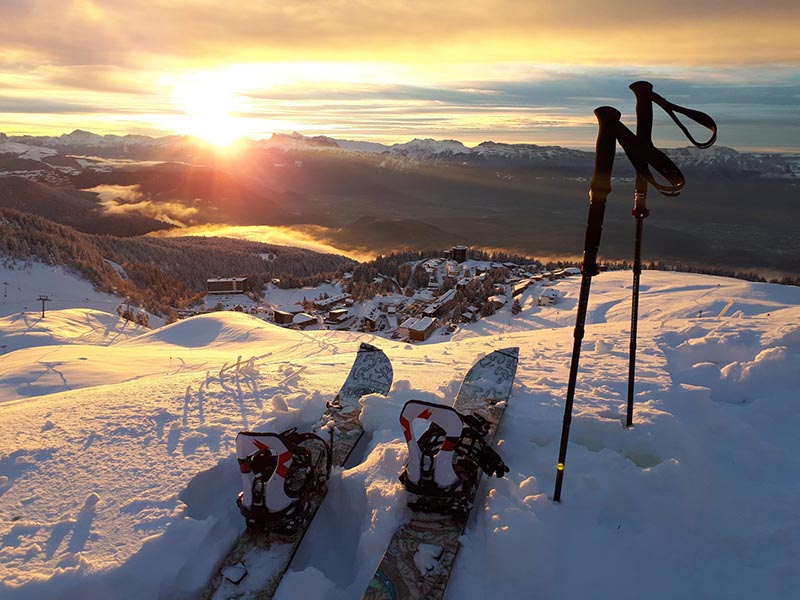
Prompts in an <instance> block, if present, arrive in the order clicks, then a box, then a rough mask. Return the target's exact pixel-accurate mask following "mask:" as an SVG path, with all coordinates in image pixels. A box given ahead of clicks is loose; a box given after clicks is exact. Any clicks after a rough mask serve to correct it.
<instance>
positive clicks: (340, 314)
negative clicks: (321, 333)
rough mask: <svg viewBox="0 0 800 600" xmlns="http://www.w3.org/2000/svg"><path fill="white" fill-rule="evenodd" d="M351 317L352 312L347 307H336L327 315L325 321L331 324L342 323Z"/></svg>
mask: <svg viewBox="0 0 800 600" xmlns="http://www.w3.org/2000/svg"><path fill="white" fill-rule="evenodd" d="M349 318H350V312H349V311H348V310H347V309H346V308H334V309H333V310H331V311H330V312H329V313H328V315H327V316H326V317H325V322H326V323H328V324H329V325H341V324H342V323H344V322H345V321H346V320H347V319H349Z"/></svg>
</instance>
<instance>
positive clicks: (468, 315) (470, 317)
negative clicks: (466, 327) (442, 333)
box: [461, 310, 480, 323]
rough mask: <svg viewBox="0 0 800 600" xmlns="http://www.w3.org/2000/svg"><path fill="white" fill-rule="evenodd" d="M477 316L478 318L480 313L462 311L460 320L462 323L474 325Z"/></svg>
mask: <svg viewBox="0 0 800 600" xmlns="http://www.w3.org/2000/svg"><path fill="white" fill-rule="evenodd" d="M479 316H480V312H473V311H471V310H467V311H464V312H463V313H461V320H462V321H463V322H464V323H474V322H475V321H477V320H478V317H479Z"/></svg>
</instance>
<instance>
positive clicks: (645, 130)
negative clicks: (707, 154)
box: [625, 81, 653, 427]
mask: <svg viewBox="0 0 800 600" xmlns="http://www.w3.org/2000/svg"><path fill="white" fill-rule="evenodd" d="M630 89H631V90H633V93H634V94H635V95H636V137H637V139H638V140H639V143H641V144H649V143H651V139H652V131H653V104H652V102H651V101H650V93H651V92H652V91H653V85H652V84H651V83H649V82H647V81H637V82H635V83H632V84H631V85H630ZM632 214H633V217H634V219H636V234H635V236H634V248H633V290H632V292H631V344H630V354H629V362H628V412H627V418H626V422H625V426H626V427H631V426H632V425H633V393H634V381H635V378H636V338H637V334H638V328H639V281H640V279H641V275H642V229H643V226H644V220H645V219H646V218H647V217H648V216H649V215H650V211H649V210H648V209H647V179H646V178H645V177H644V175H642V174H641V173H639V172H638V171H637V172H636V184H635V188H634V193H633V211H632Z"/></svg>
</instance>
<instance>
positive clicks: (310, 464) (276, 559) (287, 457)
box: [203, 343, 393, 600]
mask: <svg viewBox="0 0 800 600" xmlns="http://www.w3.org/2000/svg"><path fill="white" fill-rule="evenodd" d="M392 378H393V373H392V365H391V363H390V362H389V359H388V358H387V357H386V355H385V354H384V353H383V352H382V351H381V350H379V349H378V348H376V347H374V346H370V345H369V344H365V343H362V344H361V346H360V347H359V349H358V353H357V354H356V358H355V361H354V363H353V366H352V367H351V369H350V373H349V375H348V376H347V379H346V380H345V382H344V384H343V385H342V387H341V389H340V390H339V393H338V394H337V395H336V398H334V400H333V401H331V402H329V403H328V409H327V410H326V411H325V414H323V415H322V418H321V419H320V430H321V431H320V433H319V435H317V434H314V433H299V432H297V431H296V430H294V429H290V430H288V431H284V432H282V433H272V432H263V433H262V432H247V431H243V432H241V433H239V435H237V436H236V455H237V459H238V462H239V469H240V471H241V473H242V492H241V493H240V494H239V498H238V499H237V504H238V506H239V510H240V511H241V513H242V515H243V516H244V518H245V522H246V524H247V529H246V530H245V531H244V533H242V535H241V536H239V539H238V540H237V542H236V544H235V545H234V547H233V548H232V549H231V551H230V552H229V554H228V556H227V557H226V559H225V560H224V562H223V564H222V566H221V567H220V569H219V571H218V572H217V573H216V574H215V575H214V577H213V578H212V580H211V582H210V583H209V585H208V587H207V588H206V591H205V593H204V594H203V598H204V599H205V600H209V599H212V598H213V599H215V600H220V599H232V598H237V599H239V598H241V599H246V598H250V599H256V598H257V599H259V600H267V599H269V598H272V596H273V595H274V594H275V591H276V589H277V588H278V585H279V584H280V580H281V578H282V577H283V574H284V573H285V572H286V570H287V569H288V568H289V564H290V563H291V561H292V558H293V557H294V554H295V552H296V551H297V548H298V546H299V545H300V542H301V541H302V539H303V534H304V533H305V531H306V529H307V528H308V525H309V523H310V521H311V519H312V518H313V517H314V514H315V513H316V511H317V508H319V505H320V504H321V503H322V500H323V498H324V497H325V493H326V491H327V486H326V482H327V477H328V475H329V474H330V470H331V467H332V466H342V465H344V463H345V462H346V461H347V459H348V457H349V456H350V453H351V452H352V451H353V448H355V446H356V444H357V443H358V440H359V439H360V438H361V434H362V433H363V429H362V427H361V423H360V421H359V416H360V414H361V406H360V404H359V398H361V396H364V395H365V394H370V393H380V394H384V395H386V394H388V393H389V389H390V388H391V386H392Z"/></svg>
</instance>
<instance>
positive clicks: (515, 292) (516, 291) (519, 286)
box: [511, 279, 533, 298]
mask: <svg viewBox="0 0 800 600" xmlns="http://www.w3.org/2000/svg"><path fill="white" fill-rule="evenodd" d="M531 284H533V281H532V280H530V279H523V280H522V281H520V282H519V283H516V284H514V287H513V289H512V290H511V296H512V297H514V298H516V297H517V296H519V295H520V294H522V292H524V291H525V290H527V289H528V288H529V287H531Z"/></svg>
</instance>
